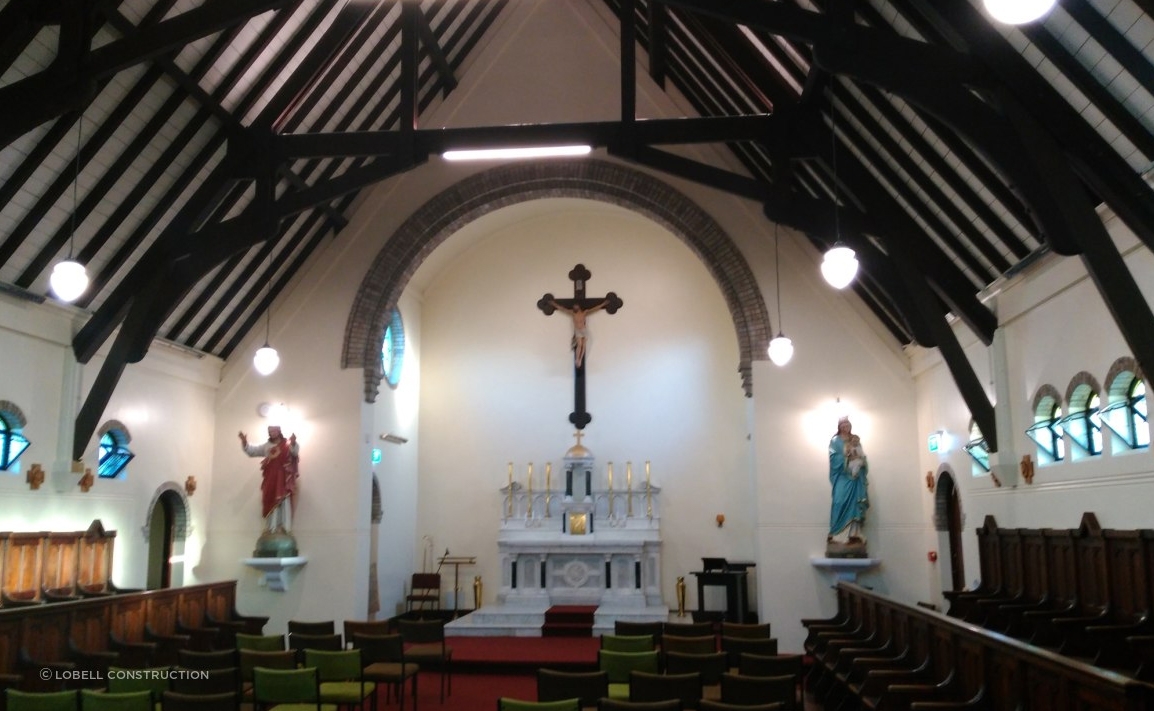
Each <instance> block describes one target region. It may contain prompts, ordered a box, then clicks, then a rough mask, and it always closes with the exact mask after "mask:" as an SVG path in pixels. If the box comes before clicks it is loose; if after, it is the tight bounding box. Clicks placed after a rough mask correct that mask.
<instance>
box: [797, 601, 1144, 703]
mask: <svg viewBox="0 0 1154 711" xmlns="http://www.w3.org/2000/svg"><path fill="white" fill-rule="evenodd" d="M838 587H839V591H841V592H845V593H847V594H846V595H840V594H839V605H844V607H839V615H838V618H842V619H843V620H844V624H845V625H848V626H850V627H851V628H853V627H857V626H859V625H855V624H854V621H853V620H852V619H851V618H852V617H853V615H854V614H855V612H854V611H864V610H871V609H872V610H874V614H876V615H879V616H882V617H884V616H885V614H886V613H887V612H888V614H889V615H891V619H892V623H893V624H894V625H895V630H901V634H903V635H904V636H905V639H906V640H908V642H909V646H910V648H911V649H912V650H914V651H913V652H912V653H910V654H908V655H907V657H906V663H905V665H903V666H901V667H898V666H892V667H891V666H885V665H884V664H882V665H874V664H871V663H870V662H869V661H868V659H869V658H868V657H863V658H860V659H857V660H855V661H854V662H853V664H851V669H852V667H854V666H857V667H858V668H859V669H863V668H866V671H865V673H864V675H863V676H862V679H863V680H862V682H861V683H860V685H855V684H854V683H853V682H852V681H851V683H848V684H845V685H843V686H841V687H840V688H838V689H836V690H835V689H831V690H830V691H828V692H826V693H825V695H824V696H822V697H819V698H818V699H817V700H818V701H819V702H821V703H822V704H823V705H826V707H827V708H834V707H836V703H837V698H836V695H835V694H836V693H838V692H840V693H842V694H848V695H850V696H851V697H852V700H853V701H855V702H856V703H857V704H860V706H861V707H862V708H867V709H880V710H883V711H893V710H894V709H898V710H901V711H907V710H908V711H929V710H931V709H937V710H939V711H944V710H945V709H987V710H989V711H1018V710H1031V711H1032V710H1035V709H1042V710H1045V711H1049V710H1050V709H1053V710H1055V711H1058V710H1061V711H1089V710H1090V709H1095V710H1097V711H1145V710H1148V709H1149V710H1152V711H1154V686H1151V685H1148V684H1144V683H1141V682H1138V681H1135V680H1134V679H1131V678H1128V677H1126V676H1123V675H1121V674H1117V673H1114V672H1111V671H1108V670H1104V669H1101V668H1098V667H1095V666H1092V665H1089V664H1084V663H1082V662H1079V661H1077V660H1075V659H1072V658H1070V657H1067V656H1063V655H1059V654H1055V653H1052V652H1049V651H1047V650H1045V649H1041V648H1038V647H1036V646H1033V645H1029V644H1026V643H1024V642H1022V641H1020V640H1017V639H1014V638H1011V637H1008V636H1006V635H1002V634H999V633H997V632H992V631H990V630H987V629H983V628H981V627H978V626H976V625H972V624H969V623H966V622H963V621H960V620H957V619H954V618H952V617H948V616H945V615H942V614H939V613H936V612H933V611H930V610H926V609H924V608H921V607H918V606H916V605H909V604H906V603H902V602H899V601H896V600H892V599H889V598H887V597H885V596H882V595H880V594H878V593H875V592H873V591H871V590H867V589H865V588H862V587H860V586H857V585H854V584H852V583H844V582H843V583H839V585H838ZM855 598H861V599H862V600H863V602H861V603H859V602H857V600H856V599H855ZM814 622H816V621H814ZM849 678H850V679H851V680H852V679H853V678H854V672H853V671H851V673H850V676H849ZM827 702H830V703H827ZM844 707H853V704H852V703H850V704H845V706H844Z"/></svg>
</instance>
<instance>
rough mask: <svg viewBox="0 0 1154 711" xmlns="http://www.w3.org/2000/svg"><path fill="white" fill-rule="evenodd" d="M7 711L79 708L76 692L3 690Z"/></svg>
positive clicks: (56, 710) (55, 710)
mask: <svg viewBox="0 0 1154 711" xmlns="http://www.w3.org/2000/svg"><path fill="white" fill-rule="evenodd" d="M4 699H5V702H6V704H7V707H8V711H77V709H79V708H80V702H79V696H77V692H76V691H20V690H19V689H5V690H4Z"/></svg>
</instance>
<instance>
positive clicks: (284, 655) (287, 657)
mask: <svg viewBox="0 0 1154 711" xmlns="http://www.w3.org/2000/svg"><path fill="white" fill-rule="evenodd" d="M238 654H239V655H240V659H239V661H240V684H241V697H242V700H243V701H251V700H252V683H253V678H254V677H255V671H256V668H257V667H263V668H265V669H296V668H297V655H296V652H293V651H291V650H285V649H282V650H279V651H275V652H265V651H261V650H258V649H242V650H240V651H239V652H238Z"/></svg>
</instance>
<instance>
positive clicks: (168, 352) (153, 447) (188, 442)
mask: <svg viewBox="0 0 1154 711" xmlns="http://www.w3.org/2000/svg"><path fill="white" fill-rule="evenodd" d="M73 313H74V312H73V311H71V310H68V309H61V308H59V307H56V306H54V305H52V304H51V302H48V303H45V304H42V305H37V304H31V303H28V302H20V301H14V300H10V299H0V353H2V354H3V362H4V367H3V368H2V369H0V399H4V400H9V401H12V402H14V403H16V405H17V406H19V407H20V409H21V410H22V411H23V412H24V414H25V416H26V418H27V420H28V424H27V426H26V427H25V428H24V434H25V436H27V437H28V439H29V440H31V442H32V444H31V445H30V446H29V448H28V451H27V452H25V454H24V455H23V457H21V460H20V465H21V466H20V472H19V473H7V472H4V473H0V530H5V531H41V530H47V531H75V530H83V529H86V528H87V527H88V525H89V524H90V523H92V521H93V519H100V520H101V522H102V523H103V525H104V527H105V529H107V530H115V531H116V532H117V537H116V548H115V556H114V560H113V571H112V577H113V580H114V582H115V583H116V584H117V585H119V586H121V587H143V586H144V585H145V580H146V573H147V553H148V544H147V539H146V537H145V535H144V533H143V532H142V529H143V527H144V526H145V525H146V524H147V523H148V520H149V513H150V511H149V506H150V504H151V503H152V501H153V498H154V496H155V495H156V494H157V492H158V490H159V489H160V488H161V487H163V486H175V487H177V488H181V489H182V488H183V487H184V483H185V480H186V479H187V478H188V477H189V476H190V475H191V476H195V477H196V479H197V484H198V488H197V491H196V494H195V495H194V496H193V497H192V498H190V499H188V501H187V503H188V506H189V514H190V518H191V532H190V534H189V537H188V539H187V540H186V541H185V549H184V558H185V559H184V561H183V562H181V561H177V562H175V563H174V565H173V567H174V579H177V580H179V579H183V580H184V582H185V583H191V582H196V581H198V580H199V581H207V580H215V579H219V578H215V577H203V576H202V575H201V573H202V571H201V570H200V569H198V567H197V566H198V564H199V558H200V552H201V549H202V547H203V544H204V541H205V536H206V532H207V531H206V527H205V522H206V519H207V508H208V500H209V492H210V491H211V489H212V480H213V477H212V470H211V467H210V464H211V461H212V452H213V445H214V442H213V431H212V424H213V404H214V399H215V389H216V382H217V380H218V377H219V372H220V366H221V364H220V361H219V360H218V359H216V358H213V357H208V356H206V357H200V358H198V357H196V356H192V355H188V354H186V353H183V352H181V351H177V350H175V349H172V348H169V347H166V346H164V345H160V344H157V345H154V346H153V348H152V350H151V351H150V352H149V354H148V356H147V357H146V358H145V359H144V360H143V361H142V362H140V363H136V364H132V365H129V366H128V368H127V369H126V370H125V372H124V376H123V378H122V379H121V383H120V385H119V387H118V388H117V389H116V392H115V393H114V394H113V396H112V398H111V399H110V401H109V404H108V407H107V409H106V410H105V412H104V415H103V416H102V417H101V422H102V423H103V422H105V421H107V420H109V419H117V420H119V421H121V422H122V423H124V424H125V425H126V426H127V428H128V431H129V433H130V435H131V437H132V441H131V442H130V443H129V449H131V450H132V451H133V452H134V453H135V454H136V457H135V458H134V459H133V460H132V462H131V463H129V465H128V468H127V470H126V473H124V474H122V475H121V476H120V477H117V478H116V479H99V478H98V479H97V480H96V483H95V485H94V486H93V488H92V489H91V490H90V491H89V492H87V493H83V492H81V491H80V489H79V488H78V487H77V485H76V482H77V480H78V479H79V477H78V475H69V474H66V473H64V472H65V471H66V469H67V460H68V458H69V457H70V452H71V428H72V423H73V422H74V421H75V412H76V411H77V409H78V408H79V404H80V401H81V399H82V398H83V396H84V395H85V393H86V392H87V390H88V388H89V387H91V381H92V379H93V378H94V377H95V375H96V373H97V372H98V371H99V368H100V365H101V363H102V362H103V356H104V353H103V352H101V353H99V354H98V355H97V356H96V357H95V358H93V360H92V361H91V362H90V363H89V364H87V365H85V366H77V365H75V361H72V352H71V348H70V340H71V332H72V328H73V325H74V324H73V316H72V314H73ZM69 363H71V364H72V365H71V366H69V365H68V364H69ZM70 373H71V374H70ZM70 377H75V378H76V379H77V380H78V385H79V387H78V388H77V389H72V390H71V391H73V392H75V393H76V394H77V397H78V398H80V399H77V400H75V401H73V400H71V399H69V402H66V403H65V402H63V401H64V400H65V399H68V398H66V396H65V395H64V393H65V392H68V391H70V389H69V388H68V386H67V381H68V379H69V378H70ZM61 423H64V427H63V428H62V426H61ZM62 429H64V434H63V435H62V434H61V430H62ZM83 459H84V464H85V466H87V467H90V468H92V469H93V470H94V471H95V469H96V460H97V451H96V439H95V438H94V439H93V441H92V442H91V443H90V446H89V447H88V448H87V449H86V451H85V454H84V458H83ZM34 463H35V464H40V465H41V467H42V468H44V469H45V471H46V472H49V477H48V480H47V481H46V482H45V483H44V485H43V486H42V487H41V488H40V489H39V490H37V491H32V490H30V489H29V487H28V485H27V484H26V483H25V473H26V472H27V471H28V468H29V467H31V466H32V464H34Z"/></svg>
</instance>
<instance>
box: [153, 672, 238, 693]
mask: <svg viewBox="0 0 1154 711" xmlns="http://www.w3.org/2000/svg"><path fill="white" fill-rule="evenodd" d="M178 671H180V670H178ZM188 671H192V670H188ZM196 671H197V672H199V673H198V674H197V675H196V676H193V675H191V674H177V675H174V676H173V677H172V681H171V682H170V683H169V690H170V691H175V692H177V693H180V694H189V695H193V696H196V695H199V696H204V695H207V694H226V693H230V694H232V695H233V696H239V694H240V692H241V683H240V667H222V668H219V669H198V670H196Z"/></svg>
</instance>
